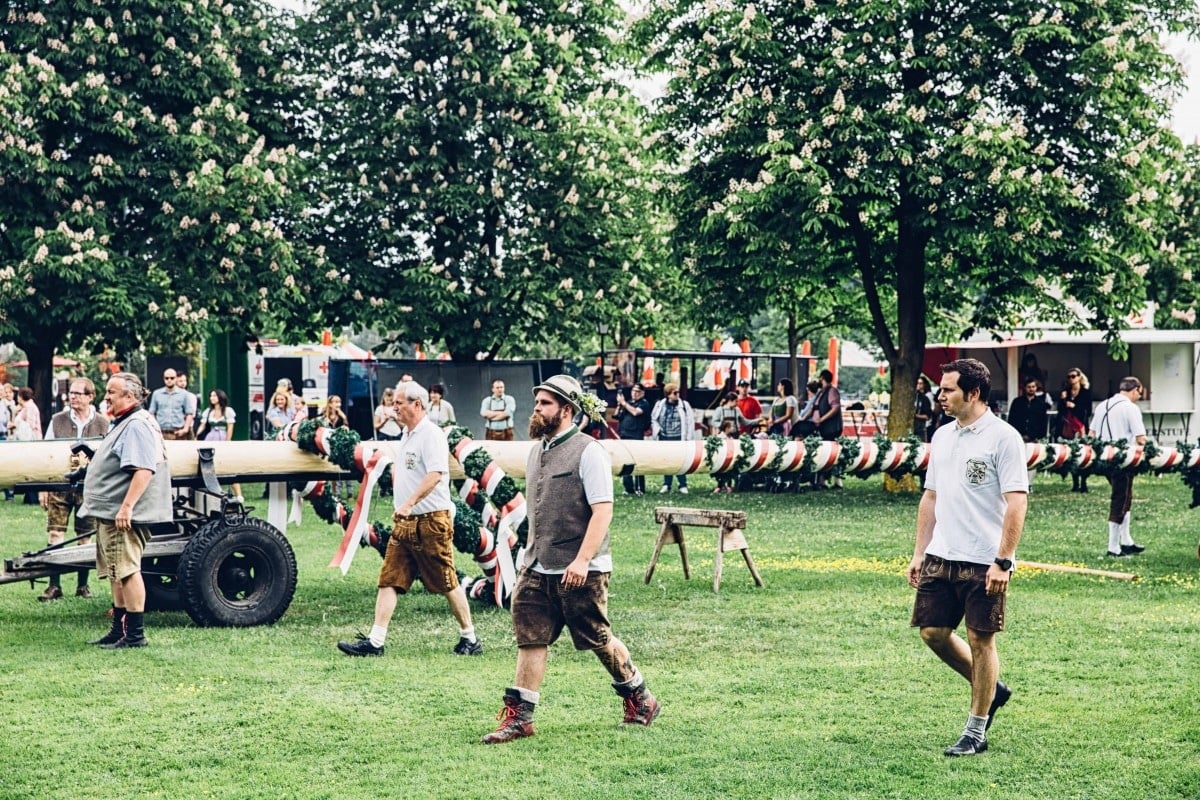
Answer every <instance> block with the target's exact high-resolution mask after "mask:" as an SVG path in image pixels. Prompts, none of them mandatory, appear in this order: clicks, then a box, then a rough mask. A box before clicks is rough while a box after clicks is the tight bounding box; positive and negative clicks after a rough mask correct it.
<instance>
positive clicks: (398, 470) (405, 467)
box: [392, 417, 454, 516]
mask: <svg viewBox="0 0 1200 800" xmlns="http://www.w3.org/2000/svg"><path fill="white" fill-rule="evenodd" d="M396 451H397V454H396V461H395V463H393V464H392V496H393V497H394V498H395V502H396V508H397V509H399V508H400V506H402V505H404V503H405V501H407V500H408V498H410V497H412V495H413V492H415V491H416V490H417V487H418V486H420V485H421V481H423V480H424V479H425V476H426V475H428V474H429V473H431V472H438V473H441V480H439V481H438V483H437V486H434V487H433V490H432V491H431V492H430V493H429V494H427V495H425V497H423V498H422V499H421V502H419V503H417V504H416V505H415V506H413V509H412V513H413V514H428V513H429V512H430V511H449V512H450V515H451V516H453V515H454V501H452V500H451V499H450V446H449V445H448V444H447V443H446V434H445V432H444V431H443V430H442V429H441V428H439V427H438V426H437V425H434V424H433V423H432V422H430V421H429V417H424V418H423V419H422V420H421V421H420V422H418V423H417V424H416V425H414V426H413V429H412V430H411V431H405V432H404V438H403V439H401V440H400V444H399V446H398V447H397V448H396Z"/></svg>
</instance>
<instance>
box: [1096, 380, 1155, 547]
mask: <svg viewBox="0 0 1200 800" xmlns="http://www.w3.org/2000/svg"><path fill="white" fill-rule="evenodd" d="M1141 397H1142V382H1141V381H1139V380H1138V379H1137V378H1135V377H1133V376H1132V375H1130V376H1129V377H1128V378H1122V379H1121V382H1120V383H1119V384H1117V393H1116V394H1114V395H1113V396H1112V397H1110V398H1108V399H1107V400H1105V401H1104V402H1103V403H1101V404H1100V405H1099V406H1097V407H1096V413H1095V414H1094V415H1093V416H1092V425H1091V428H1090V429H1089V430H1088V435H1090V436H1094V437H1096V438H1097V439H1102V440H1104V441H1106V442H1117V441H1124V442H1125V443H1126V444H1128V445H1129V446H1131V447H1132V446H1133V445H1144V444H1145V443H1146V424H1145V423H1144V422H1143V421H1142V410H1141V409H1140V408H1138V406H1137V401H1138V400H1140V399H1141ZM1108 482H1109V484H1110V485H1111V486H1112V495H1111V496H1110V498H1109V501H1108V555H1109V556H1111V557H1112V558H1121V557H1122V556H1130V555H1137V554H1138V553H1140V552H1142V551H1143V550H1145V549H1146V548H1144V547H1142V546H1141V545H1140V544H1137V543H1136V542H1134V541H1133V536H1132V535H1130V533H1129V508H1130V506H1131V505H1132V503H1133V473H1132V472H1129V471H1126V470H1122V471H1120V472H1117V473H1113V474H1110V475H1109V476H1108Z"/></svg>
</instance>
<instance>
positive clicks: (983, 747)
mask: <svg viewBox="0 0 1200 800" xmlns="http://www.w3.org/2000/svg"><path fill="white" fill-rule="evenodd" d="M986 751H987V739H976V738H975V737H974V736H971V735H970V734H966V733H964V734H963V735H962V736H961V737H959V740H958V741H957V742H955V743H954V744H952V745H950V746H949V747H947V748H946V749H945V750H943V751H942V753H943V754H945V755H948V756H977V755H979V754H980V753H983V752H986Z"/></svg>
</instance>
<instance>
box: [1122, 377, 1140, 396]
mask: <svg viewBox="0 0 1200 800" xmlns="http://www.w3.org/2000/svg"><path fill="white" fill-rule="evenodd" d="M1117 387H1118V388H1119V389H1120V390H1121V391H1122V392H1131V391H1133V390H1134V389H1140V388H1142V382H1141V381H1139V380H1138V379H1137V378H1135V377H1133V376H1132V375H1129V376H1128V377H1125V378H1121V382H1120V383H1119V384H1117Z"/></svg>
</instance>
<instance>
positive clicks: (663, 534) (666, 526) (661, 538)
mask: <svg viewBox="0 0 1200 800" xmlns="http://www.w3.org/2000/svg"><path fill="white" fill-rule="evenodd" d="M670 529H671V523H670V522H664V523H663V526H662V530H660V531H659V532H658V539H657V540H656V541H655V542H654V555H653V556H652V557H651V558H650V566H648V567H646V581H645V582H646V583H649V582H650V577H651V576H652V575H654V566H655V565H656V564H657V563H658V556H659V554H660V553H662V549H663V545H664V544H666V543H667V533H668V531H670ZM683 569H684V574H686V573H687V562H686V561H685V562H684V568H683Z"/></svg>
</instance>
